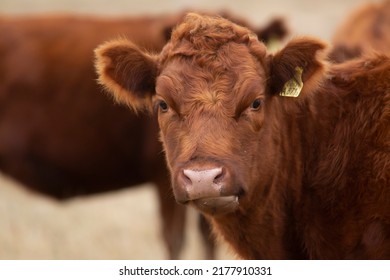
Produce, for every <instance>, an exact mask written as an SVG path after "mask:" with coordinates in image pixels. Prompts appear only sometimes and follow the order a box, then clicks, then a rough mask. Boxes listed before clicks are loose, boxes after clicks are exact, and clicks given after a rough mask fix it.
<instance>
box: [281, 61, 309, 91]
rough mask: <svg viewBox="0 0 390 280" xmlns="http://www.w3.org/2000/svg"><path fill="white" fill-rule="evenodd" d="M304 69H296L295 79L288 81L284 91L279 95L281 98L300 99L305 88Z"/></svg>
mask: <svg viewBox="0 0 390 280" xmlns="http://www.w3.org/2000/svg"><path fill="white" fill-rule="evenodd" d="M302 72H303V69H302V67H298V66H297V67H295V73H294V77H293V78H292V79H291V80H288V81H287V82H286V83H285V84H284V86H283V89H282V91H281V92H280V93H279V95H280V96H287V97H298V96H299V94H300V93H301V90H302V88H303V82H302Z"/></svg>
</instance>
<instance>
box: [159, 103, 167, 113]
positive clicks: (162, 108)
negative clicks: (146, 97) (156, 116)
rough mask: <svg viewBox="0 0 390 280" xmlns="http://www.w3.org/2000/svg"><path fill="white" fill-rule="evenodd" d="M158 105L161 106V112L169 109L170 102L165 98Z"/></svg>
mask: <svg viewBox="0 0 390 280" xmlns="http://www.w3.org/2000/svg"><path fill="white" fill-rule="evenodd" d="M158 106H159V107H160V109H161V112H166V111H168V104H167V103H166V102H165V101H164V100H160V101H159V103H158Z"/></svg>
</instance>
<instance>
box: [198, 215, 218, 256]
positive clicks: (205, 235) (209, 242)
mask: <svg viewBox="0 0 390 280" xmlns="http://www.w3.org/2000/svg"><path fill="white" fill-rule="evenodd" d="M198 223H199V228H200V231H201V235H202V239H203V242H204V244H205V245H206V246H205V247H206V248H205V249H206V256H205V258H206V259H207V260H214V259H215V238H214V235H213V232H212V229H211V225H210V223H209V221H208V220H207V219H206V218H205V216H203V215H202V214H199V219H198Z"/></svg>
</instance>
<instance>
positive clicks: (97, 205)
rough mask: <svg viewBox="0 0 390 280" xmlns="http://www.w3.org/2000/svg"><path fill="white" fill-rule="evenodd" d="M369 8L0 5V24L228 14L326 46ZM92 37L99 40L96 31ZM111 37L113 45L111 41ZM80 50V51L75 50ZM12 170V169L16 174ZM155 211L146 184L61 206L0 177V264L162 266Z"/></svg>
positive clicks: (273, 1) (332, 4)
mask: <svg viewBox="0 0 390 280" xmlns="http://www.w3.org/2000/svg"><path fill="white" fill-rule="evenodd" d="M367 2H368V1H367V0H343V1H340V0H321V1H312V0H295V1H287V0H286V1H281V0H262V1H261V0H257V1H256V0H250V1H249V0H242V1H223V0H213V1H210V0H199V1H189V0H182V1H180V0H168V1H153V0H142V1H140V0H139V1H138V0H137V1H135V0H127V1H126V0H34V1H30V0H1V1H0V22H1V18H2V17H4V18H8V19H10V18H11V19H12V18H13V17H15V16H18V17H19V18H20V17H22V18H23V17H24V16H31V15H35V16H41V15H47V14H57V15H58V14H60V15H69V14H70V15H77V16H78V17H85V16H99V17H102V18H110V19H115V18H117V17H126V18H127V17H128V18H140V17H144V16H148V17H152V18H153V17H160V16H165V15H177V14H179V13H181V12H182V11H184V10H186V11H191V10H196V11H204V12H212V13H214V12H215V13H220V12H221V11H226V12H229V13H231V14H233V15H234V16H237V17H240V18H243V19H244V20H245V21H247V22H248V24H250V25H251V26H264V25H266V24H267V22H269V21H270V20H272V19H273V18H274V17H275V16H276V17H281V18H283V19H285V23H286V25H287V26H288V30H289V34H288V37H294V36H300V35H312V36H316V37H319V38H321V39H323V40H328V41H329V40H330V39H331V38H332V34H334V32H335V30H336V28H337V26H339V25H340V24H341V23H342V22H343V19H344V18H345V17H346V15H348V14H349V13H350V12H351V11H352V10H353V9H354V8H356V7H358V6H359V5H361V4H363V3H367ZM371 2H378V1H371ZM2 32H13V31H12V28H11V29H4V28H1V27H0V37H3V38H6V37H7V36H8V35H12V34H5V35H6V36H4V34H3V33H2ZM96 32H97V33H99V30H96ZM113 34H115V32H113ZM87 35H88V34H85V36H87ZM118 35H122V34H118ZM151 36H152V35H151ZM11 37H12V36H11ZM112 37H113V38H115V36H114V35H112ZM0 42H1V44H0V55H3V58H2V60H3V61H5V60H6V58H4V56H8V57H11V56H12V48H13V47H11V48H9V49H11V51H8V53H6V52H5V51H4V49H5V47H4V44H7V41H6V40H5V39H4V40H3V41H0ZM14 47H15V46H14ZM77 47H78V46H77V44H76V45H74V46H73V48H77ZM2 50H3V52H2ZM0 63H2V62H1V60H0ZM25 63H28V62H25ZM0 71H3V73H1V72H0V83H1V79H2V78H1V77H2V76H3V77H4V76H6V75H7V71H8V70H7V67H0ZM4 71H5V72H4ZM32 71H35V70H32ZM57 86H58V87H60V86H61V84H58V85H57ZM2 90H3V92H2ZM4 91H5V90H4V89H2V87H1V85H0V102H2V104H0V123H1V122H2V120H1V118H2V116H3V115H2V112H4V111H5V109H4V108H5V107H4V106H7V104H6V103H5V101H4V100H8V99H6V98H2V96H3V95H5V94H10V93H9V92H8V93H4ZM27 91H28V89H27ZM12 93H13V92H11V94H12ZM1 129H2V126H0V130H1ZM58 129H59V130H60V129H61V128H58ZM0 137H1V133H0ZM21 137H23V136H21ZM0 140H1V139H0ZM14 141H18V140H14ZM4 143H5V142H4V141H3V142H2V141H0V166H1V163H2V160H3V159H2V158H1V157H2V154H1V151H2V149H7V147H5V146H4V147H2V146H1V145H5V144H4ZM3 161H5V160H3ZM16 169H17V167H16ZM16 169H15V167H14V169H13V170H16ZM15 174H16V173H15ZM147 180H148V179H147V178H146V179H145V181H147ZM21 181H22V182H21ZM27 185H28V184H27ZM107 189H109V188H107ZM75 193H77V192H75ZM159 211H160V208H159V198H158V193H157V192H156V188H155V186H153V184H149V183H146V182H145V183H144V184H142V185H141V186H138V187H131V188H116V189H115V190H109V191H105V192H100V191H99V193H94V192H93V191H92V194H90V195H87V196H86V195H82V196H79V195H69V197H66V199H62V198H61V199H60V200H58V199H56V198H53V197H51V196H50V195H49V196H48V195H47V194H46V195H42V194H41V193H39V192H36V191H33V190H31V188H30V187H29V186H26V183H23V180H19V179H18V178H17V176H15V175H13V176H10V175H9V172H3V171H2V170H0V259H165V258H168V253H167V250H166V246H165V244H164V241H163V237H162V231H161V223H162V222H161V217H160V212H159ZM186 216H187V220H186V224H185V239H184V245H183V247H184V248H183V249H182V250H180V254H179V258H182V259H202V258H204V257H205V250H204V242H202V238H201V236H200V233H199V230H198V226H197V220H198V215H197V214H196V213H195V212H194V211H193V210H192V209H191V210H190V211H188V212H187V213H186ZM220 243H221V242H220ZM216 257H217V258H222V259H224V258H228V259H232V258H233V259H234V258H235V256H234V254H232V253H231V252H229V249H228V248H226V247H225V246H224V245H223V244H219V245H218V249H217V256H216Z"/></svg>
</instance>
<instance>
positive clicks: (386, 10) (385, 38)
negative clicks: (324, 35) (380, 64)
mask: <svg viewBox="0 0 390 280" xmlns="http://www.w3.org/2000/svg"><path fill="white" fill-rule="evenodd" d="M389 30H390V1H389V0H386V1H382V2H380V3H369V4H365V5H363V6H362V7H359V8H358V9H356V10H355V11H354V12H353V13H352V14H351V15H349V16H348V17H347V18H346V20H345V22H344V23H343V24H342V25H341V26H340V27H339V28H338V29H337V31H336V33H335V35H334V38H333V39H332V44H333V50H332V52H331V53H330V55H329V57H330V60H331V61H332V62H336V63H340V62H343V61H346V60H349V59H353V58H356V57H360V56H362V55H364V54H365V53H370V52H375V51H376V52H384V53H387V54H390V31H389Z"/></svg>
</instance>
